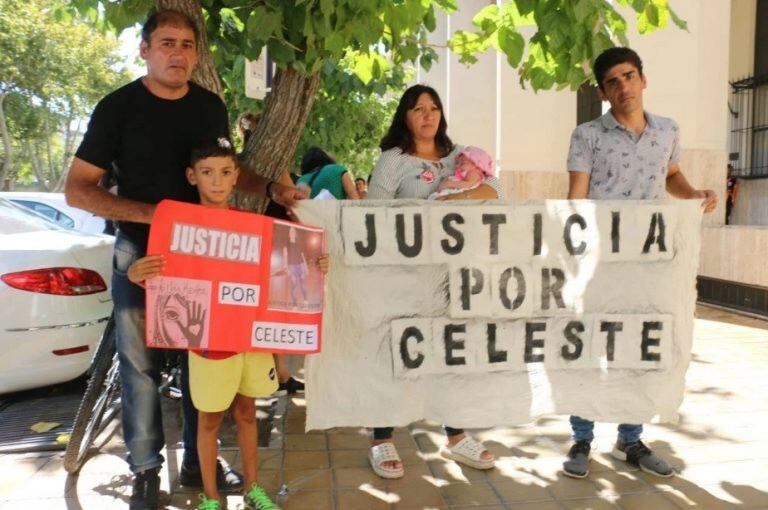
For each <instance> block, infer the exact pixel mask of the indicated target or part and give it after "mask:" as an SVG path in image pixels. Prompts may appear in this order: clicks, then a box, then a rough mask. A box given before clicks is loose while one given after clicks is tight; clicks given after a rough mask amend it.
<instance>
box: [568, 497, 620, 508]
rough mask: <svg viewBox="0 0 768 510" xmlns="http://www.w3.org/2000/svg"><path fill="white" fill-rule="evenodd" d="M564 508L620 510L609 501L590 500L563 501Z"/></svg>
mask: <svg viewBox="0 0 768 510" xmlns="http://www.w3.org/2000/svg"><path fill="white" fill-rule="evenodd" d="M563 506H564V507H565V508H567V509H568V510H613V509H617V510H618V509H620V507H619V506H618V505H616V504H615V503H613V502H612V501H609V500H607V499H600V498H589V499H572V500H570V501H563Z"/></svg>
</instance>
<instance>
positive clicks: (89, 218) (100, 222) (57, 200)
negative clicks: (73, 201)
mask: <svg viewBox="0 0 768 510" xmlns="http://www.w3.org/2000/svg"><path fill="white" fill-rule="evenodd" d="M0 198H5V199H6V200H10V201H11V202H14V203H16V204H20V205H23V206H24V207H28V208H29V209H32V210H33V211H35V212H37V213H40V214H42V215H43V216H46V217H47V218H50V219H51V220H53V221H55V222H56V223H58V224H59V225H61V226H62V227H64V228H70V229H75V230H79V231H80V232H86V233H88V234H103V233H104V229H105V227H106V221H105V220H104V218H100V217H98V216H94V215H93V214H92V213H89V212H88V211H84V210H82V209H78V208H77V207H72V206H71V205H67V200H66V198H65V197H64V193H45V192H39V191H2V192H0Z"/></svg>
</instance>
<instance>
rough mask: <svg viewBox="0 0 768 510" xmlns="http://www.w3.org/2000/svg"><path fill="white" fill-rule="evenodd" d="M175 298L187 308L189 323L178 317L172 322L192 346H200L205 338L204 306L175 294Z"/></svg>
mask: <svg viewBox="0 0 768 510" xmlns="http://www.w3.org/2000/svg"><path fill="white" fill-rule="evenodd" d="M174 297H175V298H176V299H177V300H178V301H179V302H180V303H182V305H184V307H185V308H186V311H187V321H186V323H183V322H182V321H181V320H180V319H179V318H178V317H177V318H175V319H172V320H173V321H174V322H175V323H176V325H177V326H178V327H179V329H180V330H181V333H182V334H183V335H184V338H186V339H187V342H189V345H190V346H193V345H196V346H199V345H200V340H201V339H202V337H203V325H204V323H205V310H203V305H201V304H200V303H198V302H196V301H188V300H186V299H184V297H183V296H180V295H178V294H175V295H174Z"/></svg>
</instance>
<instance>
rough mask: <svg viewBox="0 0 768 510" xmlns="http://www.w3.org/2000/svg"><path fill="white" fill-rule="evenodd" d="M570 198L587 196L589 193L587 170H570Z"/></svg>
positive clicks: (577, 198)
mask: <svg viewBox="0 0 768 510" xmlns="http://www.w3.org/2000/svg"><path fill="white" fill-rule="evenodd" d="M568 179H569V180H568V200H580V199H582V198H587V195H588V194H589V174H588V173H587V172H578V171H571V172H568Z"/></svg>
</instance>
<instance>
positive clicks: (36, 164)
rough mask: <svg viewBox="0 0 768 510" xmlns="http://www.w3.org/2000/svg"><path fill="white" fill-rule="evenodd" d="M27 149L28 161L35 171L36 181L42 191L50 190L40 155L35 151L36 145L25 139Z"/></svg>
mask: <svg viewBox="0 0 768 510" xmlns="http://www.w3.org/2000/svg"><path fill="white" fill-rule="evenodd" d="M26 143H27V150H28V151H29V162H30V163H31V164H32V169H33V170H34V171H35V177H37V181H38V182H39V183H40V185H41V186H42V187H43V191H51V186H50V184H49V183H48V181H47V179H46V178H45V172H43V165H41V164H40V155H39V154H38V153H37V146H36V145H35V144H33V142H30V141H29V140H27V142H26Z"/></svg>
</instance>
